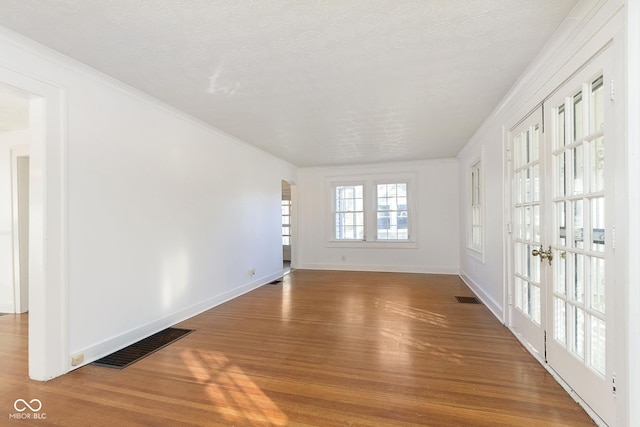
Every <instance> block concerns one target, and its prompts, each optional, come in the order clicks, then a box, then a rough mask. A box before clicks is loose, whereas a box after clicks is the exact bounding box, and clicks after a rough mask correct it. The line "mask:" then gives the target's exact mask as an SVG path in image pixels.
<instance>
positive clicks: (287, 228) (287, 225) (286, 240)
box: [282, 200, 291, 246]
mask: <svg viewBox="0 0 640 427" xmlns="http://www.w3.org/2000/svg"><path fill="white" fill-rule="evenodd" d="M282 244H283V245H285V246H288V245H290V244H291V200H283V201H282Z"/></svg>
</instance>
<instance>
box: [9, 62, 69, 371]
mask: <svg viewBox="0 0 640 427" xmlns="http://www.w3.org/2000/svg"><path fill="white" fill-rule="evenodd" d="M0 83H3V84H6V85H9V86H12V87H14V88H16V89H18V90H21V91H23V92H26V93H28V94H29V95H30V102H29V123H30V135H31V137H30V141H29V148H30V153H29V162H30V165H29V231H30V233H29V234H30V235H29V296H30V301H29V346H28V348H29V377H30V378H31V379H34V380H39V381H46V380H49V379H52V378H55V377H57V376H60V375H62V374H64V373H66V372H68V371H69V370H70V369H71V360H70V356H69V337H68V335H69V301H68V294H69V290H68V253H67V247H68V244H67V228H68V227H67V218H68V214H67V149H66V147H67V140H66V126H65V123H66V120H65V119H66V102H65V100H66V96H65V91H64V90H63V89H61V88H58V87H56V86H54V85H51V84H49V83H47V82H44V81H41V80H37V79H35V78H33V77H31V76H29V75H27V74H25V73H22V72H19V71H14V70H13V69H9V68H6V67H4V66H2V65H0Z"/></svg>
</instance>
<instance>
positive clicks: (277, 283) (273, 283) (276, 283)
mask: <svg viewBox="0 0 640 427" xmlns="http://www.w3.org/2000/svg"><path fill="white" fill-rule="evenodd" d="M280 283H282V279H276V280H274V281H273V282H269V284H270V285H279V284H280Z"/></svg>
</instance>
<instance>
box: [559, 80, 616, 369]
mask: <svg viewBox="0 0 640 427" xmlns="http://www.w3.org/2000/svg"><path fill="white" fill-rule="evenodd" d="M553 114H554V115H553V117H554V118H555V120H556V129H555V130H554V132H553V133H552V135H554V139H555V140H554V143H553V144H552V146H553V152H552V165H553V167H552V179H553V186H552V188H553V189H554V195H553V206H554V209H552V211H553V215H554V218H553V221H554V224H555V225H554V227H553V230H554V231H553V233H554V236H553V242H554V245H553V250H554V264H555V265H554V267H553V282H554V285H553V298H552V300H551V301H553V310H552V312H553V319H552V322H553V328H552V329H553V338H554V340H555V342H556V343H558V344H559V345H561V346H562V347H563V348H566V349H567V350H568V351H569V352H570V353H572V354H573V355H574V356H575V357H576V358H577V360H579V361H581V362H579V363H582V364H584V365H586V366H588V367H590V368H591V370H592V372H594V371H595V372H596V373H597V374H598V375H602V376H603V375H604V374H605V367H606V358H605V353H606V352H605V349H606V340H605V331H606V306H605V297H606V282H605V271H606V261H605V252H606V245H607V241H606V238H605V235H606V223H605V202H606V196H605V193H604V189H605V181H604V177H605V174H604V170H605V157H604V153H605V135H604V99H603V94H602V77H598V78H596V79H593V80H591V81H590V82H587V83H586V84H584V85H583V86H582V90H581V91H579V92H578V93H575V92H574V94H573V95H572V96H570V97H567V98H565V101H564V102H563V103H562V104H560V105H556V106H555V109H554V112H553ZM566 129H570V130H569V135H570V137H569V138H567V137H566V133H565V131H566Z"/></svg>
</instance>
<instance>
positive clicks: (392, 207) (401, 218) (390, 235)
mask: <svg viewBox="0 0 640 427" xmlns="http://www.w3.org/2000/svg"><path fill="white" fill-rule="evenodd" d="M376 198H377V219H378V221H377V224H378V225H377V232H376V239H377V240H407V239H408V238H409V228H408V218H409V211H408V209H407V183H406V182H402V183H393V184H378V185H377V188H376Z"/></svg>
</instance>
